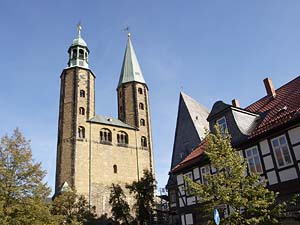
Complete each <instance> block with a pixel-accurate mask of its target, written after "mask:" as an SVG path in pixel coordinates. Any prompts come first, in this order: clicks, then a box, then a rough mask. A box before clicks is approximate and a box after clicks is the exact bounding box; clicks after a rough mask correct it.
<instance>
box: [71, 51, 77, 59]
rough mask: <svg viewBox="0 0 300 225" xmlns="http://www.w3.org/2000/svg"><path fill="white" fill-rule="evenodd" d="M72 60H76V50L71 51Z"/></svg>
mask: <svg viewBox="0 0 300 225" xmlns="http://www.w3.org/2000/svg"><path fill="white" fill-rule="evenodd" d="M72 58H73V59H76V58H77V49H73V56H72Z"/></svg>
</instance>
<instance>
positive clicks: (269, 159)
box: [263, 155, 274, 170]
mask: <svg viewBox="0 0 300 225" xmlns="http://www.w3.org/2000/svg"><path fill="white" fill-rule="evenodd" d="M263 158H264V163H265V167H266V170H269V169H272V168H274V163H273V160H272V157H271V156H270V155H268V156H265V157H263Z"/></svg>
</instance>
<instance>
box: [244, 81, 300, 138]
mask: <svg viewBox="0 0 300 225" xmlns="http://www.w3.org/2000/svg"><path fill="white" fill-rule="evenodd" d="M275 92H276V96H275V98H273V97H269V96H265V97H263V98H261V99H260V100H258V101H257V102H254V103H253V104H251V105H249V106H248V107H246V108H245V110H248V111H250V112H253V113H265V114H266V115H265V117H264V118H263V120H262V121H261V123H260V124H259V126H258V127H257V128H256V129H255V130H254V131H253V132H252V134H251V135H250V137H249V138H250V139H251V138H253V137H256V136H258V135H261V134H263V133H266V132H267V131H270V130H272V129H274V128H276V127H279V126H281V125H283V124H285V123H287V122H290V121H292V120H294V119H299V118H300V77H297V78H295V79H294V80H292V81H290V82H288V83H287V84H285V85H283V86H281V87H280V88H278V89H277V90H276V91H275Z"/></svg>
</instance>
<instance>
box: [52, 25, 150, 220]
mask: <svg viewBox="0 0 300 225" xmlns="http://www.w3.org/2000/svg"><path fill="white" fill-rule="evenodd" d="M68 53H69V61H68V66H67V68H65V69H64V70H63V72H62V74H61V91H60V105H59V123H58V143H57V162H56V185H55V194H58V193H60V192H61V191H62V190H65V189H69V190H70V189H71V190H76V192H77V194H80V195H84V196H85V197H86V199H87V200H88V202H89V203H90V204H91V205H93V206H96V213H97V214H98V215H99V216H101V215H104V214H106V215H107V216H110V215H111V206H110V204H109V196H110V191H111V186H112V184H113V183H114V184H119V185H120V186H121V187H122V188H123V190H124V192H125V194H126V197H127V200H128V202H129V205H131V206H133V205H134V203H135V199H134V198H133V196H132V195H130V193H129V192H128V190H126V188H125V187H126V184H130V183H132V182H133V181H137V180H139V179H140V178H141V177H142V175H143V170H145V169H146V170H149V171H151V172H152V173H153V175H154V165H153V150H152V137H151V123H150V111H149V97H148V87H147V85H146V83H145V80H144V78H143V74H142V71H141V69H140V66H139V63H138V60H137V57H136V55H135V52H134V49H133V46H132V43H131V40H130V34H128V41H127V46H126V50H125V56H124V60H123V65H122V69H121V74H120V79H119V83H118V87H117V96H118V118H112V117H109V116H103V115H96V114H95V87H94V86H95V75H94V73H93V72H92V71H91V70H90V69H89V61H88V57H89V49H88V47H87V44H86V42H85V41H84V40H83V38H82V37H81V26H80V25H79V26H78V37H77V38H75V39H74V40H73V42H72V44H71V46H70V48H69V50H68Z"/></svg>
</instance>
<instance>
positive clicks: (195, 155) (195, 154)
mask: <svg viewBox="0 0 300 225" xmlns="http://www.w3.org/2000/svg"><path fill="white" fill-rule="evenodd" d="M205 140H206V139H204V140H203V141H202V142H201V143H200V144H199V145H198V146H197V147H196V148H195V149H194V150H193V151H192V152H191V153H190V154H189V155H188V156H187V157H185V159H184V160H182V161H181V162H180V163H179V164H177V165H176V166H175V167H174V168H173V169H172V173H175V172H177V171H180V170H183V169H185V168H188V167H190V166H192V165H194V164H196V163H198V162H199V161H200V160H201V159H202V157H201V156H203V153H204V150H205V146H206V143H207V142H206V141H205Z"/></svg>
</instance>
